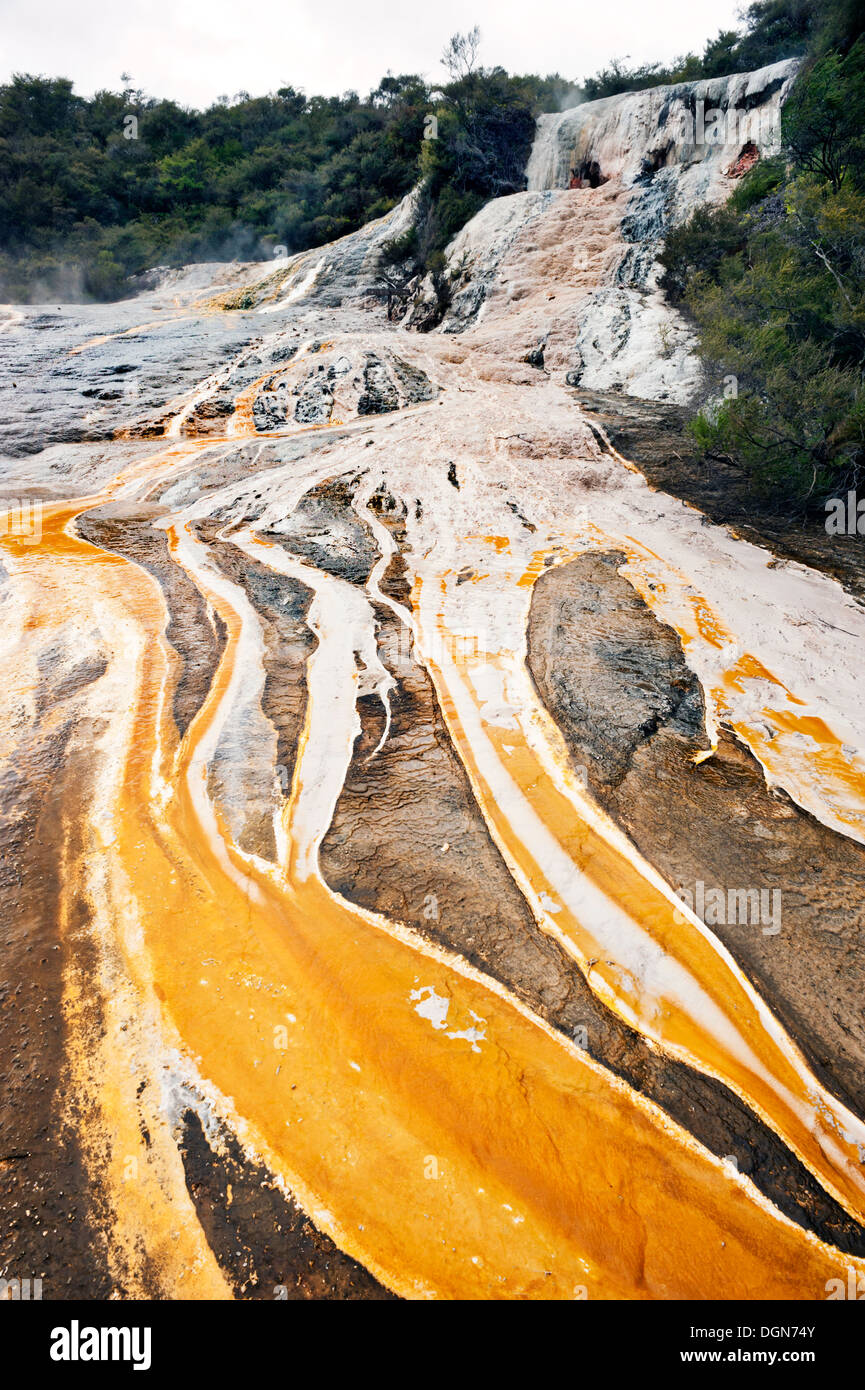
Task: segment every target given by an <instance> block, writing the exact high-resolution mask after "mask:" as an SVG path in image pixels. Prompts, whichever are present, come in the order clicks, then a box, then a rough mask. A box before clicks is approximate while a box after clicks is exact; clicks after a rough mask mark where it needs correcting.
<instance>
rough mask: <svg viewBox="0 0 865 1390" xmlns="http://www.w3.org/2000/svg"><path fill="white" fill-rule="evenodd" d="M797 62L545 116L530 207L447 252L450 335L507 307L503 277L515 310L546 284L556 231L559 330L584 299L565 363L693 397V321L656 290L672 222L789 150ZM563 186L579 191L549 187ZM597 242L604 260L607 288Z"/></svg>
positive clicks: (500, 211) (490, 218)
mask: <svg viewBox="0 0 865 1390" xmlns="http://www.w3.org/2000/svg"><path fill="white" fill-rule="evenodd" d="M797 66H798V64H797V62H796V61H795V60H791V61H789V62H784V63H775V64H773V65H772V66H770V67H767V68H762V69H761V70H760V71H759V72H755V73H749V74H737V75H736V76H733V77H728V78H716V79H712V80H707V81H701V82H687V83H680V84H678V85H677V86H672V87H656V88H652V89H651V90H650V91H646V92H628V93H623V94H622V95H621V96H613V97H604V98H602V99H601V100H600V101H590V102H585V103H584V104H583V105H582V106H578V107H575V108H574V109H573V110H570V111H564V112H562V113H561V114H560V115H555V116H541V117H540V119H539V121H538V134H537V138H536V140H535V143H534V147H533V149H532V154H531V158H530V160H529V165H528V170H527V182H528V192H527V193H526V194H524V195H522V196H521V200H520V201H519V202H517V201H515V200H514V199H499V200H497V201H496V202H494V203H490V204H488V205H487V206H486V207H485V208H483V209H482V210H481V212H480V213H478V215H477V217H476V218H475V219H474V220H473V221H472V222H471V223H469V225H468V226H467V227H466V228H464V230H463V231H462V232H460V233H459V235H458V236H457V237H456V239H455V241H454V242H453V244H452V246H451V247H450V248H449V250H448V259H449V263H450V265H451V267H452V269H453V274H454V276H455V278H456V280H457V291H456V293H455V295H454V298H453V302H452V304H451V306H450V309H449V312H448V314H447V315H446V318H445V331H447V332H452V333H454V332H455V333H459V332H463V331H464V330H465V329H466V328H467V327H468V326H469V325H473V324H476V323H479V322H481V321H483V320H484V319H485V318H486V317H495V316H497V312H498V310H499V308H500V305H501V287H502V283H503V282H504V283H505V284H507V285H508V291H507V298H508V301H509V302H508V305H507V307H508V308H510V302H512V301H514V300H519V299H524V298H526V297H527V296H526V289H527V286H526V283H525V282H526V281H529V280H535V282H537V276H535V275H532V273H531V270H530V268H529V261H530V258H531V256H532V255H533V254H535V253H536V251H537V247H538V245H540V246H542V247H544V248H547V249H548V252H552V251H553V248H554V246H556V242H557V240H558V241H559V243H560V244H559V246H558V247H556V249H557V250H559V251H560V253H561V255H560V257H559V263H558V264H557V265H556V269H555V272H554V273H553V274H552V275H550V276H549V283H550V286H552V284H553V282H554V281H555V296H556V300H557V304H556V318H557V319H558V320H559V323H558V325H557V328H558V332H557V335H556V336H557V337H558V336H559V335H564V332H565V330H564V325H563V324H562V322H561V308H562V307H563V306H561V304H560V303H559V302H558V301H560V299H561V297H562V294H563V291H564V293H565V295H566V296H567V298H568V299H569V300H570V299H576V300H577V303H578V305H579V308H578V312H577V313H576V314H575V315H574V318H573V320H572V321H571V323H570V324H569V325H568V330H569V331H568V333H567V337H566V339H565V340H564V341H562V342H561V343H560V345H559V348H558V354H557V359H556V360H557V362H561V364H562V365H563V366H564V367H565V369H566V370H567V371H568V372H569V374H570V377H571V380H572V384H574V385H582V386H584V387H587V388H590V389H594V390H611V389H621V390H625V391H627V392H628V393H630V394H633V395H636V396H643V397H647V398H649V399H657V400H675V401H684V400H687V399H688V397H689V396H690V395H691V394H692V393H693V392H694V390H695V389H696V386H697V384H698V373H697V368H696V364H695V362H694V360H693V358H692V357H691V355H690V353H689V350H688V349H689V338H688V334H687V331H686V329H685V326H684V324H683V323H682V321H681V319H680V318H679V316H678V315H676V314H674V313H672V312H671V311H670V309H669V307H668V306H667V305H666V304H665V302H664V300H663V297H662V295H661V294H660V292H659V290H658V286H657V281H658V268H657V262H656V258H657V253H658V250H659V248H660V245H661V243H662V241H663V238H664V236H665V234H666V232H667V230H668V228H669V227H670V226H673V225H675V224H676V223H677V222H679V221H682V220H683V219H684V218H685V217H687V216H688V215H689V214H690V212H691V211H692V210H693V209H694V207H695V206H697V205H698V204H700V203H712V202H719V201H721V200H723V198H724V197H726V196H727V194H728V193H729V189H730V179H731V178H737V177H740V176H741V174H743V173H744V172H745V171H746V169H747V168H749V167H750V166H751V165H752V164H753V163H754V162H755V161H756V160H757V159H758V158H760V156H761V155H764V154H770V153H772V152H773V151H774V150H775V149H776V148H777V145H778V140H779V134H780V110H781V105H782V102H783V100H784V97H785V96H786V93H787V91H788V90H789V87H790V84H791V83H792V81H793V79H794V77H795V75H796V71H797ZM563 189H564V190H568V196H567V197H563V196H562V195H561V194H560V193H555V194H553V195H552V196H551V191H552V190H563ZM574 192H579V194H580V197H579V198H578V199H575V198H573V197H572V196H571V195H572V194H573V193H574ZM614 226H615V227H616V228H617V233H616V234H615V235H613V234H612V229H613V227H614ZM599 243H601V244H603V247H604V255H605V259H606V264H605V265H604V274H603V276H602V278H601V282H600V283H598V282H597V276H596V271H597V255H598V244H599ZM549 259H550V257H549V255H548V261H549ZM544 268H545V269H546V268H547V267H544ZM527 272H528V273H527ZM563 272H564V275H563ZM587 278H590V288H588V287H587V290H584V289H583V286H584V285H585V282H586V280H587ZM563 280H564V284H563ZM497 291H498V295H497ZM568 291H570V293H568ZM581 291H582V292H581ZM547 293H548V294H549V287H548V288H547ZM525 307H528V306H524V308H525ZM540 307H544V306H540ZM537 321H538V324H539V326H540V325H542V324H543V322H544V319H543V318H542V317H540V316H539V317H538V320H537Z"/></svg>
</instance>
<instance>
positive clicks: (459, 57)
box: [442, 25, 481, 82]
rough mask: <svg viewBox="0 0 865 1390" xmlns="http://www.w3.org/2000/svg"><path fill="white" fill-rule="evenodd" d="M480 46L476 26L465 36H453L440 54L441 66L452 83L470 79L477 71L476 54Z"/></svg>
mask: <svg viewBox="0 0 865 1390" xmlns="http://www.w3.org/2000/svg"><path fill="white" fill-rule="evenodd" d="M480 46H481V31H480V29H479V28H478V26H477V25H475V27H474V28H473V29H470V30H469V31H468V33H467V34H459V33H457V34H453V35H452V36H451V38H450V40H449V41H448V44H447V47H446V48H445V50H444V53H443V54H442V65H443V66H444V67H445V68H447V70H448V72H449V73H450V75H451V79H452V80H453V81H454V82H458V81H459V80H460V78H463V77H471V76H472V74H473V73H474V72H475V71H476V70H479V69H478V53H479V51H480Z"/></svg>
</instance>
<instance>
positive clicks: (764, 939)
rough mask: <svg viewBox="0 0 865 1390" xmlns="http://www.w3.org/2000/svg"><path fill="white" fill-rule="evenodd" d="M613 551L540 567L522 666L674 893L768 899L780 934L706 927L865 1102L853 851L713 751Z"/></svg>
mask: <svg viewBox="0 0 865 1390" xmlns="http://www.w3.org/2000/svg"><path fill="white" fill-rule="evenodd" d="M620 560H621V557H620V556H616V555H600V556H596V555H592V556H585V557H584V558H583V559H581V560H577V561H574V562H573V563H571V564H569V565H565V566H563V567H562V568H560V569H554V570H549V571H548V572H547V573H546V574H544V575H542V576H541V578H540V579H539V580H538V583H537V585H536V586H535V590H534V595H533V601H532V615H531V622H530V628H529V648H528V652H529V666H530V669H531V672H532V675H533V677H534V679H535V681H536V682H537V685H538V689H539V690H540V692H541V695H542V696H543V699H544V702H545V704H546V705H547V708H548V709H549V710H550V712H551V713H552V714H553V716H554V718H555V719H556V722H557V723H558V724H559V727H560V728H561V730H562V732H563V733H564V735H565V738H566V739H567V743H568V747H569V749H570V752H571V756H572V758H573V760H574V763H575V764H576V765H577V766H579V767H581V768H584V769H585V770H586V772H587V780H588V786H589V788H590V790H591V792H592V794H593V795H594V796H595V797H596V799H597V800H598V802H599V803H600V804H601V805H602V806H603V807H604V809H605V810H606V811H608V812H609V813H610V814H611V815H612V816H613V817H614V819H615V820H616V821H617V822H618V824H619V825H621V826H622V828H623V829H624V830H625V831H626V832H627V834H628V835H629V836H630V838H631V839H632V840H633V842H634V844H635V845H636V846H637V848H638V849H639V850H640V852H641V853H642V854H644V855H645V857H646V858H647V859H648V860H649V862H650V863H651V864H653V865H654V866H655V867H656V868H657V869H659V870H660V872H661V873H662V874H663V875H664V877H665V878H666V880H667V882H668V883H669V884H670V885H671V886H672V887H673V888H675V889H676V890H677V891H678V890H681V889H683V888H684V889H686V890H689V891H690V892H691V894H692V897H691V902H692V903H693V901H694V899H693V894H694V892H695V885H696V884H697V883H698V882H702V883H703V884H704V885H705V886H706V887H707V888H709V887H714V886H720V887H721V888H722V889H723V891H724V893H725V895H726V893H727V891H728V889H729V888H734V889H735V888H751V889H756V890H758V891H759V890H761V889H762V890H763V891H764V892H773V891H774V892H777V893H779V894H780V899H778V900H777V901H778V902H779V903H780V930H779V931H778V932H777V934H775V932H774V931H771V932H765V931H764V930H763V925H764V924H762V919H761V922H752V921H749V920H746V921H745V922H738V921H733V922H724V921H722V922H719V923H717V924H713V925H712V930H713V931H714V932H715V933H716V934H717V935H718V936H719V937H720V938H721V940H722V941H723V942H724V944H725V946H727V947H728V948H729V949H730V950H731V951H732V952H733V955H734V956H735V957H736V959H737V960H738V961H739V963H740V964H741V965H742V967H743V968H744V969H745V970H746V972H747V973H748V975H749V976H750V977H751V979H753V980H754V982H755V983H756V984H757V985H758V987H759V988H760V990H761V992H765V993H767V994H768V995H770V997H771V998H772V999H773V1000H774V1001H775V1006H776V1008H777V1009H778V1010H779V1013H780V1014H781V1017H782V1018H783V1019H784V1022H785V1024H786V1026H787V1027H788V1028H789V1029H790V1031H791V1033H792V1034H793V1036H794V1037H795V1038H796V1040H797V1041H798V1043H799V1046H800V1047H801V1048H802V1049H803V1051H804V1052H806V1054H807V1055H808V1057H809V1059H810V1061H811V1063H812V1065H813V1066H814V1067H815V1068H816V1070H817V1071H818V1073H819V1074H820V1075H821V1076H822V1078H823V1079H824V1081H825V1082H826V1083H827V1085H829V1086H830V1088H831V1089H832V1090H833V1091H834V1092H835V1093H836V1094H837V1095H840V1096H841V1097H842V1098H844V1099H845V1100H847V1101H848V1102H849V1103H852V1104H853V1105H854V1106H855V1108H857V1109H861V1108H862V1107H863V1105H865V1080H863V1078H865V1027H863V1024H862V1020H861V1018H860V1016H859V1014H858V1012H857V1005H856V1002H855V1001H856V1000H857V999H858V998H859V996H860V993H861V980H862V978H863V973H865V908H863V904H865V849H863V847H862V846H861V845H857V844H853V843H852V842H851V841H849V840H847V839H845V838H844V837H842V836H840V835H836V834H834V833H833V832H832V831H831V830H829V829H827V828H826V827H825V826H823V825H820V823H819V822H818V821H816V820H814V818H813V817H811V816H808V815H807V814H806V813H805V812H803V811H801V810H800V809H799V808H798V807H797V806H796V805H795V804H794V803H793V802H791V801H790V799H789V798H788V797H786V796H784V795H783V794H780V795H779V794H775V795H773V794H772V793H770V792H769V791H768V789H767V788H766V784H765V780H764V777H763V773H762V769H761V768H760V766H759V764H758V763H757V762H756V760H755V759H754V758H753V757H752V756H751V754H750V753H749V752H748V750H747V749H744V748H742V747H741V745H740V744H739V743H738V742H737V740H736V739H735V737H733V736H732V735H731V734H730V732H728V731H724V732H723V734H722V736H721V739H720V742H719V746H718V749H717V751H716V752H715V753H714V754H713V755H712V756H711V757H710V758H708V759H706V760H705V761H701V762H699V763H695V762H694V758H695V757H697V756H699V755H700V754H702V753H705V750H706V749H707V748H708V747H709V741H708V739H707V738H706V735H705V730H704V726H703V703H702V698H701V694H700V690H699V685H698V683H697V681H696V679H695V678H694V676H693V675H692V674H691V673H690V672H689V671H688V668H687V667H686V666H685V663H684V658H683V656H682V650H681V645H680V643H679V639H678V638H677V636H676V634H675V633H674V632H672V631H671V630H670V629H669V628H665V627H663V626H662V625H660V624H658V623H657V621H656V620H655V618H654V617H653V616H652V614H651V612H650V611H649V609H648V608H647V607H646V605H645V604H644V603H643V601H642V599H641V598H640V597H639V596H638V595H637V594H636V593H635V592H634V590H633V588H632V587H631V585H630V584H629V583H628V582H627V580H626V579H624V578H622V577H621V576H620V575H619V574H618V573H617V567H618V564H619V561H620Z"/></svg>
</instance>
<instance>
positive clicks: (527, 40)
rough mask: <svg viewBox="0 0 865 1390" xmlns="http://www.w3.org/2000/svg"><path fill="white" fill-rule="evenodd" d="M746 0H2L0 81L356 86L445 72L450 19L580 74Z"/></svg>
mask: <svg viewBox="0 0 865 1390" xmlns="http://www.w3.org/2000/svg"><path fill="white" fill-rule="evenodd" d="M740 4H741V0H518V3H517V2H516V0H432V2H428V0H420V2H419V3H417V2H416V3H406V0H377V2H376V3H367V4H364V3H361V2H360V0H246V3H242V2H241V0H114V3H107V0H0V81H2V82H5V81H7V80H8V78H9V76H10V75H11V73H13V72H30V73H42V74H45V75H48V76H52V77H54V76H62V77H71V78H72V79H73V81H74V83H75V87H76V90H77V91H78V92H79V93H81V94H82V95H90V94H91V93H92V92H94V91H95V90H97V89H98V88H100V87H111V88H114V89H115V90H116V89H118V88H119V87H120V86H121V85H122V84H121V81H120V75H121V73H123V72H128V73H130V74H131V75H132V78H133V81H134V84H135V85H136V86H138V87H141V88H143V89H144V91H145V92H147V93H148V94H149V95H152V96H160V97H173V98H174V99H175V100H177V101H181V102H183V103H186V104H188V105H194V106H202V105H207V104H208V103H209V102H211V101H214V100H215V99H216V98H217V97H218V96H220V95H221V94H223V93H225V94H227V95H229V96H233V95H234V93H235V92H239V91H244V90H245V91H248V92H251V93H252V94H253V95H260V94H262V93H264V92H268V91H273V90H275V89H276V88H277V87H280V86H284V85H291V86H294V87H300V88H302V89H303V90H304V91H305V92H307V93H308V94H312V93H314V92H321V93H325V94H328V95H329V94H332V93H335V92H343V91H346V90H347V89H348V88H354V89H355V90H356V91H358V92H360V93H361V94H364V93H366V92H367V91H369V90H370V89H371V88H373V87H374V86H376V85H377V84H378V81H379V79H380V78H381V77H382V76H383V75H384V74H385V73H386V72H387V71H388V70H389V69H390V71H392V72H394V73H401V72H419V73H422V74H424V75H425V76H426V77H427V78H429V79H430V80H432V81H439V80H441V79H442V77H443V72H442V69H441V67H440V66H439V57H440V55H441V51H442V48H443V47H444V45H445V43H446V41H447V39H448V38H449V36H450V35H451V34H452V33H454V31H455V30H462V31H464V30H466V29H469V28H471V27H472V25H473V24H479V25H480V27H481V31H482V33H483V46H482V52H481V58H482V61H483V62H484V63H485V64H487V65H493V64H496V63H500V64H501V65H502V66H503V67H505V68H507V69H509V71H511V72H539V73H547V72H555V71H558V72H560V73H561V74H562V75H563V76H564V77H568V78H571V79H578V78H580V77H584V76H587V75H588V74H590V73H592V72H595V71H596V70H597V69H598V68H599V67H601V66H602V65H604V64H606V62H607V61H608V60H609V59H610V58H612V57H624V56H625V55H629V56H630V59H631V61H632V62H635V63H636V62H644V61H654V60H656V59H661V60H669V59H670V58H672V57H674V56H676V55H678V54H679V53H684V52H687V51H688V49H695V50H698V51H699V50H701V49H702V47H703V44H704V43H705V41H706V39H707V38H710V37H714V35H715V34H716V33H717V32H718V30H719V29H721V28H733V27H735V24H736V13H737V10H738V9H739V8H740Z"/></svg>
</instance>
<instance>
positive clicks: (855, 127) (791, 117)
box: [781, 39, 865, 193]
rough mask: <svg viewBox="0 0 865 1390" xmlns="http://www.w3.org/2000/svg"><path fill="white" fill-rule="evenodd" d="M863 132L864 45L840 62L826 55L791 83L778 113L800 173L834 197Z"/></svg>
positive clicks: (835, 56)
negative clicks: (829, 189) (804, 172)
mask: <svg viewBox="0 0 865 1390" xmlns="http://www.w3.org/2000/svg"><path fill="white" fill-rule="evenodd" d="M863 130H865V41H863V40H862V39H860V40H859V41H858V42H857V43H856V44H855V45H854V47H853V48H852V49H851V50H850V52H849V53H848V54H847V56H846V58H842V57H841V56H840V55H839V54H838V53H829V54H827V56H826V57H825V58H821V59H820V60H819V61H818V62H817V63H815V64H814V65H813V67H811V68H810V70H809V71H807V72H806V73H804V74H803V75H802V77H801V78H800V80H799V81H798V82H797V83H796V86H795V87H794V89H793V93H792V95H791V97H790V99H789V100H788V101H787V102H786V104H785V106H784V110H783V112H782V114H781V131H782V136H783V140H784V144H785V146H786V148H787V150H788V151H789V153H790V155H791V156H792V158H793V159H794V160H795V161H796V163H797V164H798V165H799V167H800V168H802V169H807V170H809V171H810V172H811V173H814V174H817V175H818V176H819V177H820V178H822V179H825V180H826V182H827V183H829V184H830V185H831V187H832V190H833V192H835V193H837V192H838V190H839V189H840V187H841V184H842V183H843V181H844V176H845V174H846V173H847V170H848V169H849V168H850V165H851V163H852V162H853V160H854V158H855V157H856V155H857V153H858V154H860V155H861V153H862V151H863Z"/></svg>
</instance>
